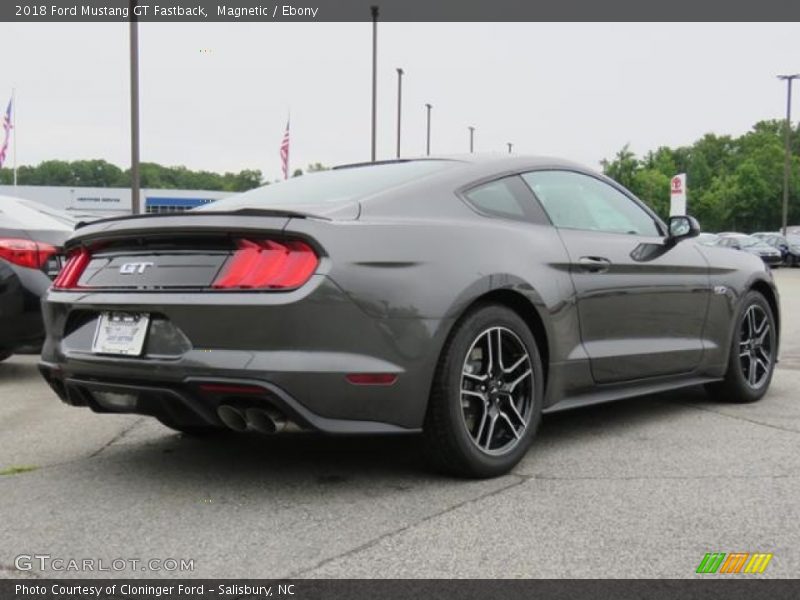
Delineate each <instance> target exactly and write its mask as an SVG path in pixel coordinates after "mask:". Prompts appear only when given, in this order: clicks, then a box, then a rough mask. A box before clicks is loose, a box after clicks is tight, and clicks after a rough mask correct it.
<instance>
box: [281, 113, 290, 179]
mask: <svg viewBox="0 0 800 600" xmlns="http://www.w3.org/2000/svg"><path fill="white" fill-rule="evenodd" d="M281 169H283V178H284V179H289V119H286V131H284V132H283V141H281Z"/></svg>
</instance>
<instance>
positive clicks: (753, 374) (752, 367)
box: [747, 357, 758, 387]
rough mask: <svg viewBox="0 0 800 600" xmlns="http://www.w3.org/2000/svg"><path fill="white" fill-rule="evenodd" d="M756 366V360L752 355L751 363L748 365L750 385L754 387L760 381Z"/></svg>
mask: <svg viewBox="0 0 800 600" xmlns="http://www.w3.org/2000/svg"><path fill="white" fill-rule="evenodd" d="M756 366H757V363H756V361H755V360H754V359H753V358H752V357H750V364H749V365H748V367H747V381H749V382H750V385H752V386H753V387H755V385H756V383H757V382H758V370H757V369H756Z"/></svg>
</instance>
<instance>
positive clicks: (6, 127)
mask: <svg viewBox="0 0 800 600" xmlns="http://www.w3.org/2000/svg"><path fill="white" fill-rule="evenodd" d="M13 104H14V97H13V96H12V97H11V99H10V100H9V101H8V106H7V107H6V112H5V114H4V115H3V145H2V146H0V167H2V166H3V163H5V162H6V153H7V152H8V141H9V140H10V139H11V129H12V128H13V127H14V125H13V121H12V120H11V109H12V106H13Z"/></svg>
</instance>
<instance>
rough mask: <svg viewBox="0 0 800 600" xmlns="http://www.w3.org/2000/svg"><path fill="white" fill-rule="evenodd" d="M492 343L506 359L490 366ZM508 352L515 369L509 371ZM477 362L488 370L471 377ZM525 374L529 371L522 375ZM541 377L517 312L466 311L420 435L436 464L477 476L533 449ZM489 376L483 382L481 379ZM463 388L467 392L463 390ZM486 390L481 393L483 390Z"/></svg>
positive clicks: (492, 307)
mask: <svg viewBox="0 0 800 600" xmlns="http://www.w3.org/2000/svg"><path fill="white" fill-rule="evenodd" d="M493 331H494V332H495V333H494V334H493V333H492V332H493ZM487 332H488V333H487ZM493 335H494V336H495V337H494V338H493V337H492V336H493ZM487 336H488V338H487ZM491 343H496V344H499V345H500V346H499V348H500V350H499V352H500V355H501V358H500V360H498V361H496V363H497V364H491V366H490V361H492V358H491V354H492V353H491V352H490V351H489V347H488V346H487V344H491ZM503 352H505V353H506V362H509V361H511V362H512V363H513V364H512V366H513V365H514V364H517V365H518V366H517V367H516V369H513V370H508V365H507V364H504V361H503V360H502V354H503ZM468 354H469V357H468ZM494 354H497V351H494ZM525 355H527V362H524V361H525V360H526V357H525ZM478 356H479V357H480V358H475V357H478ZM468 359H469V360H468ZM476 361H477V362H476ZM484 363H486V364H484ZM498 364H499V368H498ZM526 364H527V365H529V369H526ZM474 365H478V367H477V368H478V370H479V371H484V370H485V373H483V374H481V375H477V374H473V372H472V371H473V369H474V368H476V367H475V366H474ZM527 370H530V374H529V375H527V376H525V377H524V378H523V376H524V375H525V372H526V371H527ZM542 373H543V370H542V361H541V358H540V356H539V350H538V348H537V346H536V340H535V339H534V337H533V334H532V333H531V330H530V328H529V327H528V325H527V324H526V323H525V321H523V320H522V318H520V316H519V315H518V314H517V313H516V312H514V311H513V310H510V309H509V308H506V307H505V306H502V305H497V304H480V305H477V306H476V307H474V308H473V309H472V310H470V311H469V312H468V313H467V314H465V315H464V316H463V317H462V318H461V319H460V320H459V321H458V323H457V324H456V325H455V326H454V328H453V331H452V332H451V334H450V337H449V338H448V340H447V342H446V343H445V346H444V349H443V350H442V354H441V356H440V358H439V363H438V365H437V368H436V374H435V377H434V382H433V387H432V390H431V397H430V401H429V404H428V411H427V414H426V416H425V424H424V433H423V437H424V440H425V445H426V450H427V454H428V458H429V459H430V461H431V462H432V464H433V466H434V467H435V468H436V469H437V470H440V471H444V472H446V473H448V474H452V475H458V476H462V477H474V478H482V477H496V476H498V475H502V474H504V473H507V472H508V471H510V470H511V469H512V468H513V467H514V466H515V465H516V464H517V463H518V462H519V461H520V460H521V459H522V457H523V456H524V455H525V452H526V451H527V450H528V447H529V446H530V443H531V441H532V440H533V437H534V434H535V432H536V428H537V427H538V425H539V421H540V419H541V413H542V400H543V395H544V386H543V380H544V378H543V374H542ZM484 376H486V377H485V379H486V381H485V382H480V383H479V382H477V381H476V380H477V379H478V378H479V377H484ZM516 379H518V381H517V382H516V383H514V380H516ZM512 384H513V385H512ZM462 385H464V386H465V387H468V388H470V390H469V391H466V392H465V391H464V390H462ZM472 386H475V390H474V391H473V389H472ZM481 386H483V391H478V390H479V389H480V387H481ZM519 386H521V387H519ZM478 396H480V398H479V397H478ZM462 399H464V402H465V403H466V404H465V405H462ZM512 406H513V407H512ZM514 422H516V425H514ZM487 423H489V425H488V426H487ZM498 423H499V424H500V425H499V426H498ZM487 427H489V429H487ZM512 434H513V435H512ZM484 437H485V439H486V443H485V444H484V443H483V440H484ZM504 441H505V445H503V442H504ZM493 445H497V446H498V447H496V448H495V447H493ZM479 446H480V447H479ZM484 446H485V447H484Z"/></svg>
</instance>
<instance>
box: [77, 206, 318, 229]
mask: <svg viewBox="0 0 800 600" xmlns="http://www.w3.org/2000/svg"><path fill="white" fill-rule="evenodd" d="M209 215H227V216H231V215H235V216H245V217H247V216H253V217H286V218H291V219H309V218H311V219H319V220H321V221H330V220H331V219H329V218H328V217H321V216H319V215H313V214H310V213H303V212H298V211H294V210H282V209H271V208H238V209H235V210H202V211H197V212H194V211H191V210H187V211H185V212H180V213H146V214H143V215H142V214H139V215H125V216H122V217H109V218H107V219H98V220H96V221H81V222H80V223H78V224H77V225H76V226H75V229H76V230H78V229H81V228H82V227H86V226H88V225H98V224H102V223H115V222H119V221H131V220H134V219H152V218H158V217H176V216H180V217H196V216H209Z"/></svg>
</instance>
